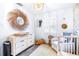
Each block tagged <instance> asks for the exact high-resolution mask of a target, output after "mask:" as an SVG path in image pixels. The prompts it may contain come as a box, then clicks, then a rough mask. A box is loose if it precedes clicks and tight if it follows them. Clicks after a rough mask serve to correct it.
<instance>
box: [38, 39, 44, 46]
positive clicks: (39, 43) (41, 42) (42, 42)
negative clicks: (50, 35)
mask: <svg viewBox="0 0 79 59" xmlns="http://www.w3.org/2000/svg"><path fill="white" fill-rule="evenodd" d="M41 44H45V41H44V39H37V40H36V45H41Z"/></svg>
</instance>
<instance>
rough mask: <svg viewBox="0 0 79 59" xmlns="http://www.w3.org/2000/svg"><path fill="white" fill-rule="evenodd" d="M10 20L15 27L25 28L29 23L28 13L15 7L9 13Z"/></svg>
mask: <svg viewBox="0 0 79 59" xmlns="http://www.w3.org/2000/svg"><path fill="white" fill-rule="evenodd" d="M8 21H9V23H10V25H11V26H12V27H13V28H16V29H19V30H23V29H25V28H26V27H27V26H28V24H29V20H28V18H27V15H25V14H24V13H23V12H22V11H20V10H18V9H14V10H12V11H11V12H9V13H8Z"/></svg>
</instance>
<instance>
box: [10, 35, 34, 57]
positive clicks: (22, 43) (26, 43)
mask: <svg viewBox="0 0 79 59" xmlns="http://www.w3.org/2000/svg"><path fill="white" fill-rule="evenodd" d="M8 40H9V41H10V42H11V54H12V55H13V56H15V55H17V54H19V53H20V52H22V51H23V50H25V49H26V48H28V47H30V46H32V45H33V44H34V39H33V36H32V34H21V35H11V36H9V38H8Z"/></svg>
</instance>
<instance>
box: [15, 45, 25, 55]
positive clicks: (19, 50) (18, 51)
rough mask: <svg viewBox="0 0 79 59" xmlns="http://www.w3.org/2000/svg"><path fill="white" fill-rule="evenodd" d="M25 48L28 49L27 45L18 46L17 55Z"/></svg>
mask: <svg viewBox="0 0 79 59" xmlns="http://www.w3.org/2000/svg"><path fill="white" fill-rule="evenodd" d="M25 49H26V46H25V45H22V46H21V47H19V48H16V55H17V54H18V53H20V52H22V51H23V50H25Z"/></svg>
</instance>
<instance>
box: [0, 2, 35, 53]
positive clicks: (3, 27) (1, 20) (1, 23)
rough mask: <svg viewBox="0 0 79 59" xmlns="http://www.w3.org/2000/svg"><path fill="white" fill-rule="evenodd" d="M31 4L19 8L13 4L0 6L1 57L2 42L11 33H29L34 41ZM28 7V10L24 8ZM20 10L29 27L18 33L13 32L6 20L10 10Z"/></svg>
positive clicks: (0, 50)
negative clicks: (26, 17) (24, 15)
mask: <svg viewBox="0 0 79 59" xmlns="http://www.w3.org/2000/svg"><path fill="white" fill-rule="evenodd" d="M30 5H31V4H25V5H24V6H23V7H20V6H18V5H15V3H10V4H0V7H1V9H0V55H2V54H3V53H2V52H3V47H2V44H3V42H4V41H5V40H6V39H7V37H8V36H9V35H11V34H13V33H16V32H29V33H30V34H32V35H33V36H32V37H33V39H34V22H33V13H32V12H31V7H30ZM26 6H27V7H29V8H30V9H29V8H26ZM15 8H17V9H20V10H22V11H23V12H24V13H25V14H26V15H27V16H28V19H29V26H28V27H27V28H26V29H25V30H23V31H19V30H15V29H13V28H12V27H11V26H10V25H9V23H8V19H7V14H8V12H9V11H10V10H12V9H15Z"/></svg>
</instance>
